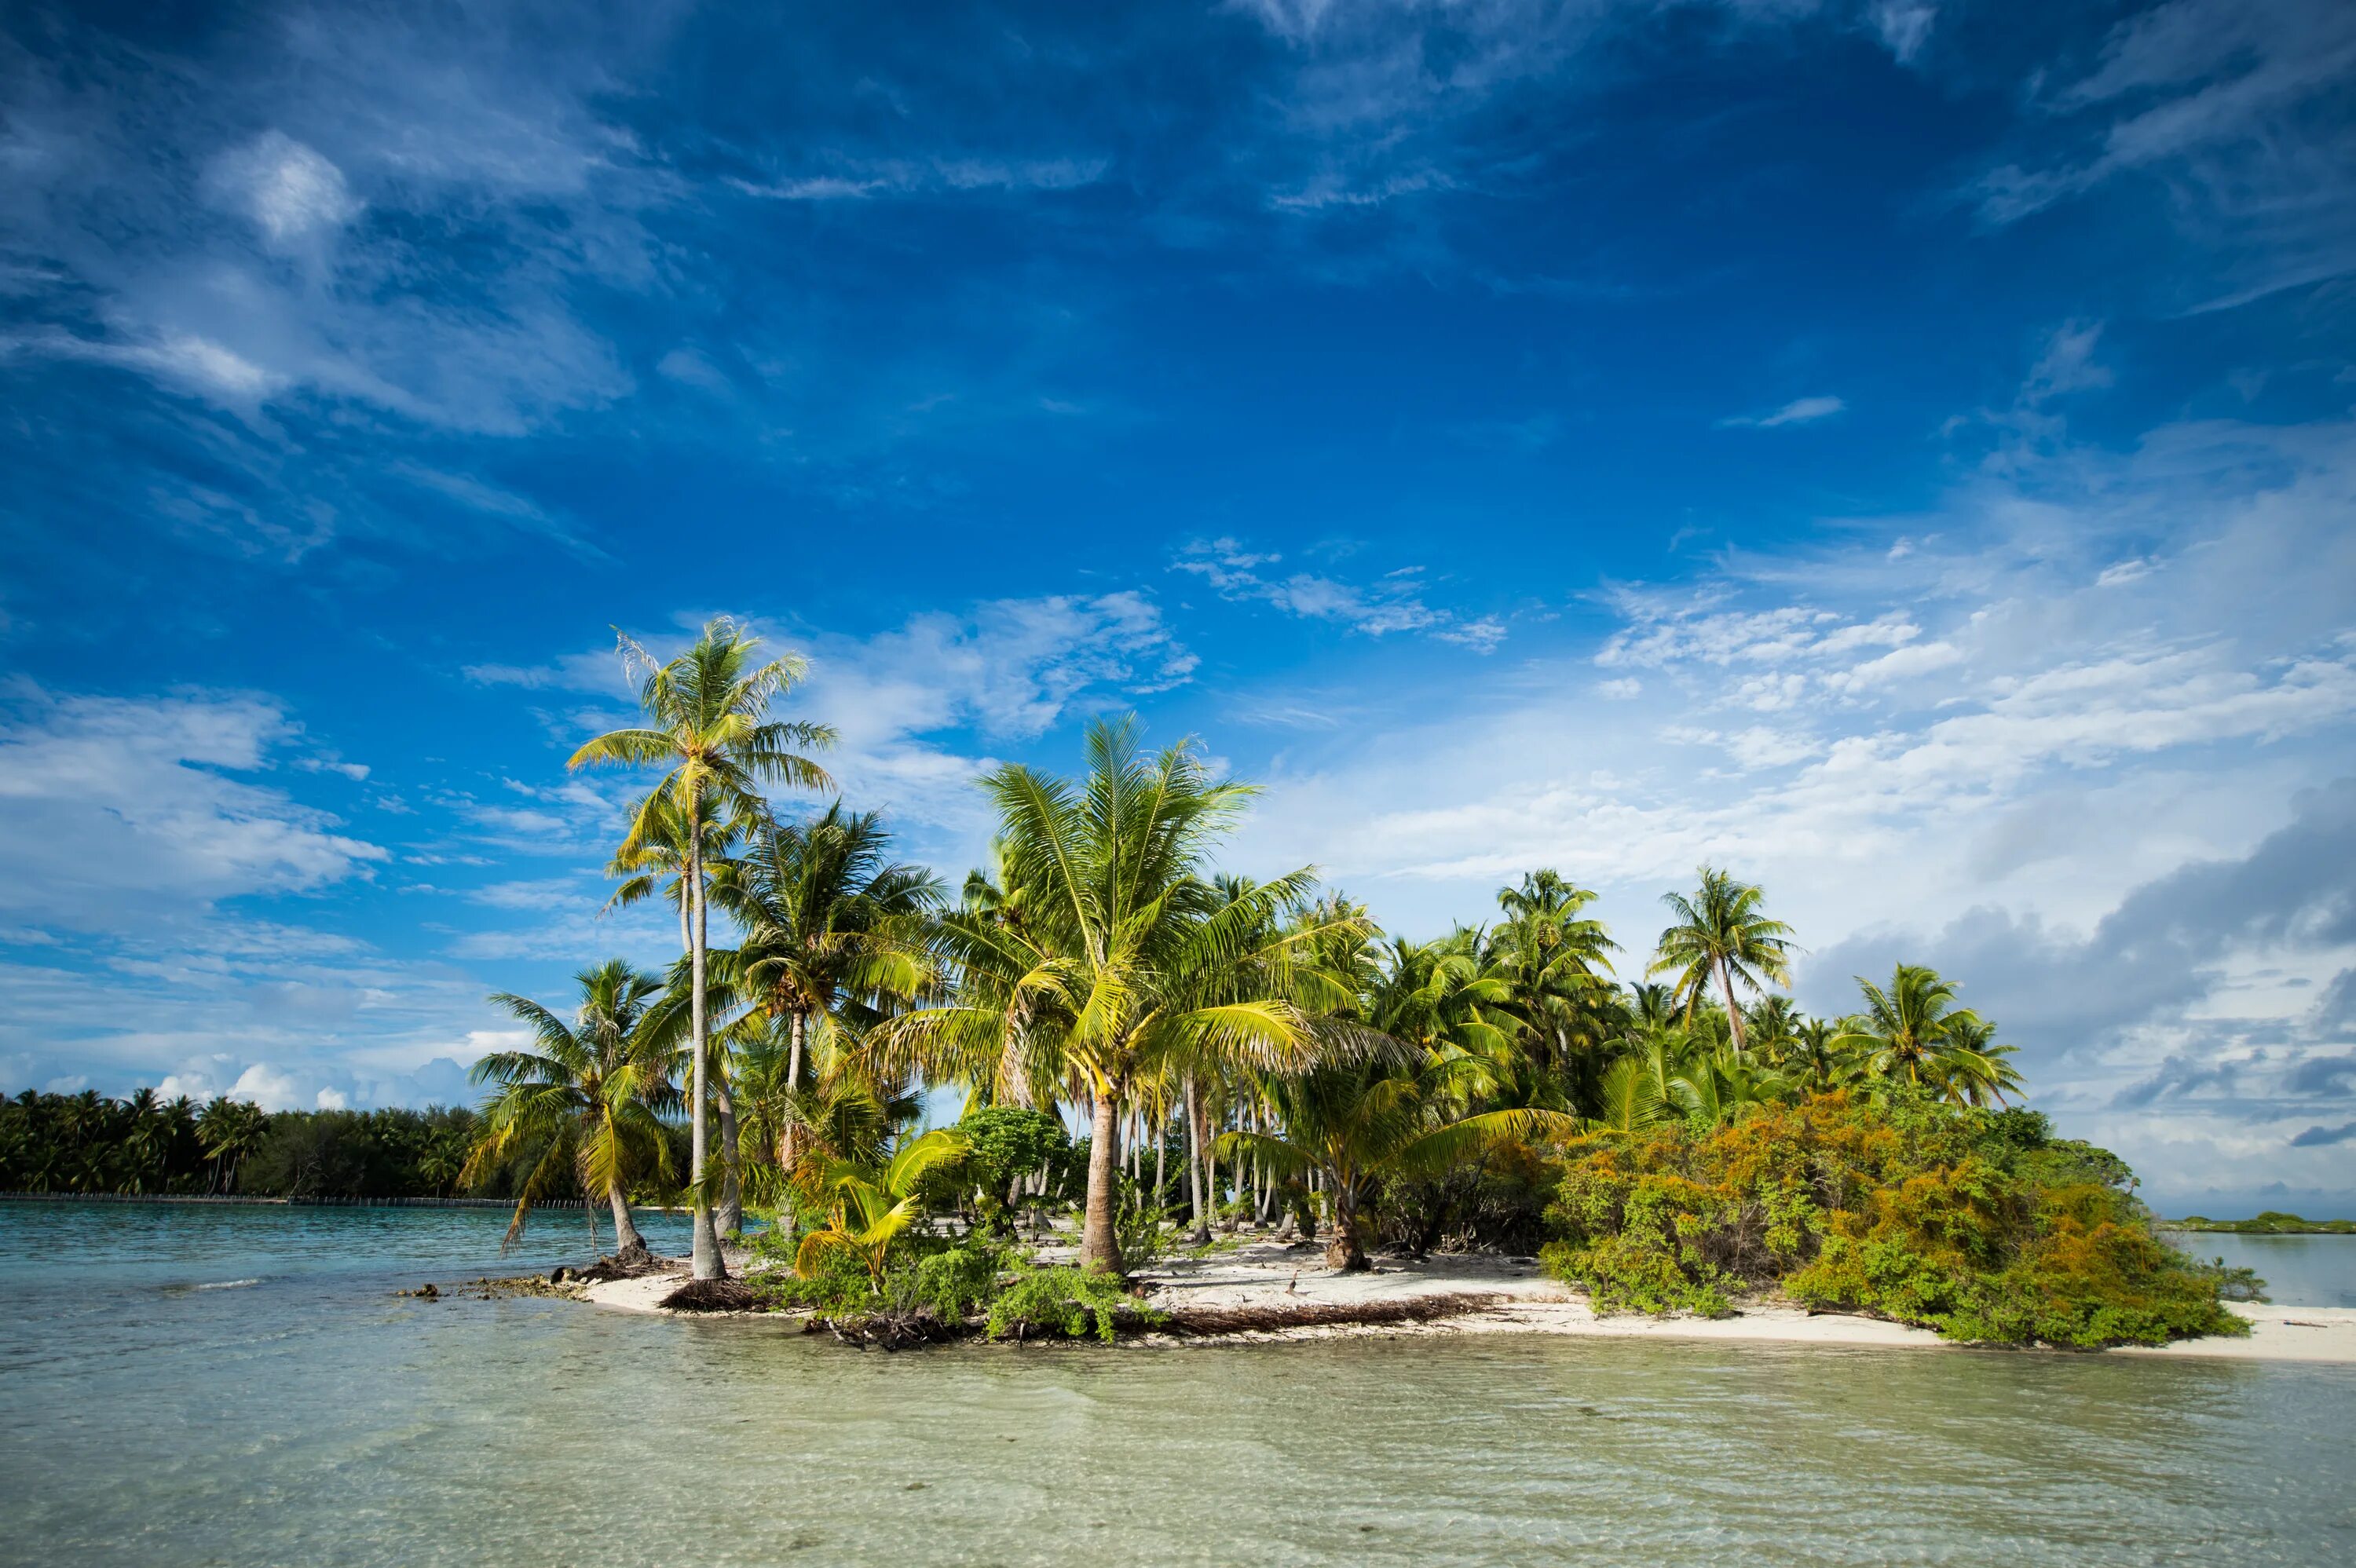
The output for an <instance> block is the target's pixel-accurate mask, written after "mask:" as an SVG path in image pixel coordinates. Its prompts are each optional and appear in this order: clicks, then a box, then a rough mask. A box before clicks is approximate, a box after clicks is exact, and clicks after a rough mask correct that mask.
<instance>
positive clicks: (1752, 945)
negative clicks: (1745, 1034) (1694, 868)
mask: <svg viewBox="0 0 2356 1568" xmlns="http://www.w3.org/2000/svg"><path fill="white" fill-rule="evenodd" d="M1700 875H1701V887H1700V889H1699V890H1698V891H1697V892H1696V893H1695V895H1694V896H1693V897H1691V898H1687V896H1686V895H1685V894H1683V893H1667V894H1665V895H1663V897H1662V900H1661V901H1662V902H1663V903H1665V904H1667V905H1668V906H1669V912H1670V913H1672V914H1674V915H1675V916H1676V923H1675V924H1674V925H1672V926H1670V927H1669V928H1668V929H1667V930H1666V931H1664V932H1663V933H1661V940H1660V944H1659V956H1658V957H1656V958H1655V959H1654V960H1653V965H1652V967H1651V968H1650V969H1648V970H1647V971H1645V972H1646V973H1647V974H1653V975H1661V974H1673V975H1675V976H1676V980H1675V981H1674V982H1673V984H1674V985H1675V987H1676V991H1677V994H1678V995H1679V996H1681V997H1684V998H1685V1005H1686V1016H1687V1019H1691V1018H1692V1016H1693V1012H1694V1008H1696V1006H1697V1005H1698V1004H1699V1002H1700V1000H1701V998H1702V996H1703V994H1704V992H1706V991H1707V990H1708V987H1709V984H1710V982H1711V981H1713V980H1715V981H1716V982H1718V984H1719V987H1720V989H1721V990H1723V992H1724V993H1725V999H1726V1021H1727V1027H1728V1028H1729V1029H1731V1030H1732V1031H1733V1035H1734V1050H1735V1052H1736V1054H1737V1055H1740V1053H1741V1051H1742V1004H1741V1001H1740V998H1739V997H1737V996H1736V995H1735V989H1734V988H1735V987H1736V986H1737V985H1738V984H1740V985H1741V986H1744V987H1749V988H1750V989H1751V990H1754V991H1756V990H1763V989H1765V988H1766V983H1767V982H1769V981H1773V982H1775V983H1777V984H1783V983H1786V982H1788V981H1789V980H1790V978H1791V968H1790V954H1791V950H1792V941H1791V935H1792V928H1791V927H1790V926H1788V925H1785V924H1784V923H1783V922H1782V921H1780V920H1769V919H1768V918H1767V917H1766V916H1765V915H1763V914H1762V913H1761V912H1760V905H1761V904H1762V902H1764V901H1765V899H1766V895H1765V894H1764V893H1762V892H1761V891H1759V889H1758V888H1757V887H1755V886H1753V885H1752V884H1751V883H1749V882H1738V881H1736V880H1734V879H1733V878H1732V877H1730V876H1729V875H1728V874H1727V873H1726V872H1724V871H1720V870H1718V869H1714V868H1712V867H1708V866H1704V867H1702V868H1701V872H1700Z"/></svg>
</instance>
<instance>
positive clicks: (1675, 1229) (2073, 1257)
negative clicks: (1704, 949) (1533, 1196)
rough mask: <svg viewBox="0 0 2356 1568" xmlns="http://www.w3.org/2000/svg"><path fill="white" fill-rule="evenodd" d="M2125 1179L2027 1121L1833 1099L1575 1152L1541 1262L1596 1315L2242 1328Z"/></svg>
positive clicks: (2114, 1165)
mask: <svg viewBox="0 0 2356 1568" xmlns="http://www.w3.org/2000/svg"><path fill="white" fill-rule="evenodd" d="M2133 1184H2134V1177H2133V1176H2132V1174H2130V1173H2129V1172H2128V1171H2127V1169H2126V1166H2125V1165H2124V1164H2122V1163H2121V1162H2120V1161H2119V1160H2118V1159H2117V1158H2116V1157H2115V1156H2113V1155H2111V1154H2109V1153H2108V1152H2107V1151H2105V1150H2102V1149H2097V1148H2094V1147H2090V1146H2088V1145H2084V1144H2079V1143H2072V1142H2067V1141H2063V1140H2057V1139H2054V1138H2053V1137H2052V1136H2051V1130H2050V1128H2049V1127H2048V1126H2047V1125H2046V1124H2045V1121H2044V1118H2043V1117H2041V1116H2038V1115H2034V1114H2033V1113H2029V1112H2018V1111H2008V1112H1996V1113H1989V1112H1985V1111H1974V1110H1960V1109H1956V1108H1954V1107H1952V1106H1947V1105H1943V1104H1934V1103H1932V1102H1930V1101H1928V1100H1927V1099H1922V1098H1916V1097H1912V1096H1909V1095H1906V1094H1902V1093H1901V1094H1898V1095H1894V1096H1890V1097H1889V1098H1887V1099H1885V1100H1882V1101H1879V1102H1878V1103H1873V1104H1867V1103H1861V1102H1856V1101H1852V1100H1851V1099H1850V1098H1849V1097H1848V1096H1847V1095H1846V1094H1840V1093H1835V1094H1826V1095H1819V1096H1816V1097H1815V1098H1812V1099H1808V1100H1805V1101H1803V1102H1801V1103H1799V1104H1792V1105H1759V1106H1748V1107H1745V1108H1744V1110H1743V1111H1742V1113H1741V1114H1740V1115H1739V1116H1738V1118H1737V1119H1736V1120H1734V1121H1732V1122H1730V1123H1727V1124H1724V1125H1716V1126H1694V1125H1686V1124H1671V1125H1665V1126H1662V1127H1658V1128H1655V1129H1652V1130H1649V1131H1647V1132H1644V1133H1639V1134H1634V1135H1604V1136H1596V1137H1592V1138H1590V1139H1588V1140H1586V1141H1584V1142H1583V1143H1581V1144H1580V1145H1576V1146H1574V1147H1572V1148H1571V1149H1570V1150H1569V1155H1568V1160H1567V1163H1566V1166H1565V1168H1564V1170H1563V1174H1562V1177H1561V1179H1560V1180H1559V1182H1558V1184H1557V1188H1556V1194H1555V1200H1554V1203H1553V1204H1552V1206H1551V1207H1550V1208H1549V1209H1548V1210H1547V1221H1548V1222H1549V1224H1550V1225H1551V1226H1552V1227H1553V1229H1554V1230H1555V1232H1556V1234H1557V1237H1558V1239H1557V1240H1556V1241H1555V1242H1553V1243H1550V1244H1549V1245H1548V1246H1547V1249H1546V1251H1545V1253H1544V1256H1545V1259H1546V1262H1547V1266H1548V1267H1549V1269H1550V1270H1551V1271H1552V1272H1554V1273H1555V1274H1556V1275H1558V1277H1561V1278H1563V1279H1566V1280H1569V1281H1573V1282H1575V1283H1578V1284H1580V1285H1584V1286H1586V1288H1587V1290H1588V1291H1589V1293H1590V1296H1591V1297H1592V1298H1593V1300H1594V1302H1595V1304H1596V1306H1597V1307H1600V1308H1601V1309H1603V1310H1607V1311H1610V1310H1629V1309H1633V1310H1636V1311H1645V1312H1671V1311H1687V1312H1696V1313H1701V1314H1704V1315H1708V1316H1717V1315H1720V1314H1723V1313H1725V1312H1727V1311H1729V1310H1730V1309H1731V1306H1732V1303H1733V1301H1734V1300H1735V1299H1736V1298H1738V1297H1740V1296H1744V1295H1748V1294H1751V1293H1753V1292H1756V1291H1761V1290H1764V1289H1768V1288H1771V1287H1779V1288H1781V1289H1782V1290H1783V1292H1785V1293H1786V1294H1787V1295H1789V1296H1792V1297H1793V1298H1794V1299H1795V1300H1798V1301H1800V1302H1802V1303H1804V1304H1806V1305H1808V1306H1811V1307H1824V1308H1836V1309H1841V1310H1848V1311H1861V1312H1869V1313H1872V1314H1876V1315H1878V1316H1881V1317H1891V1318H1895V1319H1898V1320H1899V1321H1901V1322H1906V1323H1913V1324H1919V1325H1922V1326H1923V1327H1926V1328H1934V1329H1936V1330H1937V1331H1938V1332H1940V1333H1941V1334H1944V1335H1945V1336H1947V1337H1949V1338H1951V1339H1968V1340H1982V1341H1996V1342H2004V1343H2015V1344H2019V1343H2027V1342H2030V1341H2039V1342H2043V1343H2047V1344H2055V1345H2073V1346H2087V1347H2092V1346H2098V1345H2113V1344H2129V1343H2132V1344H2160V1343H2165V1342H2166V1341H2167V1340H2169V1339H2179V1338H2182V1337H2185V1336H2188V1335H2195V1334H2246V1333H2247V1332H2248V1331H2249V1329H2248V1325H2247V1324H2245V1323H2244V1322H2243V1321H2242V1319H2240V1318H2239V1317H2235V1316H2233V1314H2232V1313H2231V1312H2228V1311H2227V1310H2226V1309H2225V1308H2224V1307H2223V1306H2222V1305H2221V1303H2220V1300H2219V1295H2220V1287H2221V1285H2222V1284H2225V1283H2227V1282H2225V1281H2222V1280H2221V1278H2220V1277H2219V1275H2218V1274H2217V1271H2214V1270H2210V1269H2206V1268H2203V1267H2202V1266H2201V1265H2199V1264H2194V1263H2193V1262H2192V1261H2191V1260H2190V1259H2189V1258H2186V1257H2185V1256H2183V1255H2182V1254H2181V1253H2178V1252H2177V1251H2176V1250H2175V1249H2174V1248H2172V1247H2170V1246H2169V1245H2168V1244H2167V1243H2164V1242H2161V1241H2160V1240H2159V1239H2158V1237H2157V1236H2156V1235H2154V1234H2153V1232H2152V1228H2151V1221H2150V1217H2149V1215H2148V1214H2147V1212H2146V1211H2144V1209H2143V1206H2142V1205H2141V1204H2140V1203H2138V1202H2136V1200H2135V1199H2134V1197H2133V1196H2132V1195H2131V1192H2130V1190H2129V1189H2131V1188H2132V1186H2133Z"/></svg>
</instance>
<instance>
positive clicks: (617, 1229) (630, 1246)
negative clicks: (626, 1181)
mask: <svg viewBox="0 0 2356 1568" xmlns="http://www.w3.org/2000/svg"><path fill="white" fill-rule="evenodd" d="M605 1201H606V1202H607V1203H608V1204H609V1205H611V1206H612V1208H613V1211H614V1260H615V1261H616V1263H625V1264H642V1263H647V1262H648V1261H650V1260H651V1258H652V1257H653V1254H652V1253H648V1251H647V1239H646V1238H645V1237H644V1236H641V1235H639V1234H638V1227H637V1225H636V1224H635V1223H634V1222H632V1221H631V1219H630V1200H628V1199H627V1198H626V1197H624V1196H623V1194H622V1184H621V1183H620V1182H618V1181H616V1183H614V1184H613V1185H612V1186H611V1187H608V1188H607V1189H605Z"/></svg>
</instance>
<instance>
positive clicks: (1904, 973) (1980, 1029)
mask: <svg viewBox="0 0 2356 1568" xmlns="http://www.w3.org/2000/svg"><path fill="white" fill-rule="evenodd" d="M1857 985H1858V990H1859V991H1860V992H1862V993H1863V994H1864V997H1865V1011H1864V1012H1863V1013H1861V1014H1859V1015H1858V1016H1857V1017H1855V1018H1852V1019H1847V1020H1846V1021H1845V1022H1844V1023H1843V1025H1842V1029H1841V1032H1840V1033H1839V1034H1838V1035H1837V1036H1836V1037H1834V1041H1833V1043H1834V1044H1835V1045H1837V1046H1847V1047H1848V1048H1850V1049H1852V1050H1856V1051H1861V1052H1863V1053H1864V1057H1865V1066H1866V1070H1867V1071H1868V1072H1870V1073H1871V1074H1873V1076H1875V1077H1877V1078H1901V1077H1902V1078H1904V1079H1905V1080H1906V1081H1907V1082H1908V1083H1914V1084H1921V1083H1924V1082H1925V1081H1926V1080H1927V1081H1928V1082H1929V1083H1930V1085H1931V1087H1933V1088H1934V1089H1938V1090H1940V1091H1941V1092H1943V1093H1946V1092H1948V1091H1949V1088H1950V1080H1951V1078H1952V1077H1953V1076H1954V1075H1955V1074H1957V1073H1958V1072H1960V1073H1962V1074H1964V1075H1965V1077H1966V1078H1969V1077H1970V1076H1971V1075H1972V1074H1973V1073H1974V1072H1976V1071H1978V1069H1979V1067H1980V1063H1981V1062H1982V1061H1989V1060H1990V1059H1988V1058H1987V1057H1986V1056H1985V1054H1984V1051H1983V1050H1982V1048H1983V1047H1984V1046H1985V1045H1986V1042H1987V1037H1988V1035H1989V1034H1990V1033H1992V1032H1993V1031H1992V1030H1990V1029H1987V1027H1986V1026H1985V1025H1983V1024H1982V1023H1981V1021H1980V1019H1979V1015H1978V1014H1976V1013H1975V1012H1973V1011H1971V1010H1970V1009H1969V1008H1959V1007H1957V1006H1955V987H1954V986H1953V985H1951V984H1950V983H1948V982H1947V981H1945V980H1943V979H1941V978H1940V977H1939V975H1938V972H1937V971H1936V970H1933V969H1930V968H1926V967H1924V966H1923V965H1920V964H1901V965H1897V966H1896V967H1895V968H1893V969H1892V970H1891V971H1890V984H1889V986H1888V987H1880V986H1877V985H1875V984H1874V983H1873V982H1872V981H1870V980H1869V979H1867V978H1866V977H1865V976H1862V975H1859V976H1857ZM1975 1058H1976V1059H1978V1060H1977V1061H1975V1060H1974V1059H1975ZM1996 1065H1999V1066H2004V1064H2002V1063H2001V1062H1997V1063H1996ZM2004 1070H2005V1072H2007V1073H2008V1074H2010V1072H2011V1070H2010V1068H2009V1067H2008V1066H2005V1067H2004ZM2008 1086H2009V1087H2018V1086H2019V1076H2018V1075H2017V1074H2012V1075H2011V1077H2010V1083H2009V1084H2008Z"/></svg>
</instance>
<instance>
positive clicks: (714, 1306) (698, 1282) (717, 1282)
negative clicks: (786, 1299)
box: [656, 1279, 769, 1312]
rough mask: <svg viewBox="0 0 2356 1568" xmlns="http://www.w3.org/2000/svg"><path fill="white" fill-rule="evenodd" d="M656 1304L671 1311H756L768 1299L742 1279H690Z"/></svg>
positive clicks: (764, 1304)
mask: <svg viewBox="0 0 2356 1568" xmlns="http://www.w3.org/2000/svg"><path fill="white" fill-rule="evenodd" d="M656 1305H658V1306H659V1307H663V1308H664V1309H665V1310H667V1311H670V1312H755V1311H758V1310H760V1309H761V1308H763V1307H767V1306H768V1305H769V1298H768V1297H767V1296H764V1295H762V1294H761V1293H760V1292H759V1291H757V1290H755V1289H754V1288H753V1287H752V1286H751V1285H746V1284H745V1283H744V1281H743V1280H741V1279H691V1280H689V1281H688V1282H687V1283H686V1284H685V1285H680V1287H679V1288H678V1289H677V1290H674V1291H672V1292H671V1293H670V1294H669V1296H664V1297H663V1298H662V1300H661V1301H659V1302H658V1303H657V1304H656Z"/></svg>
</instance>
